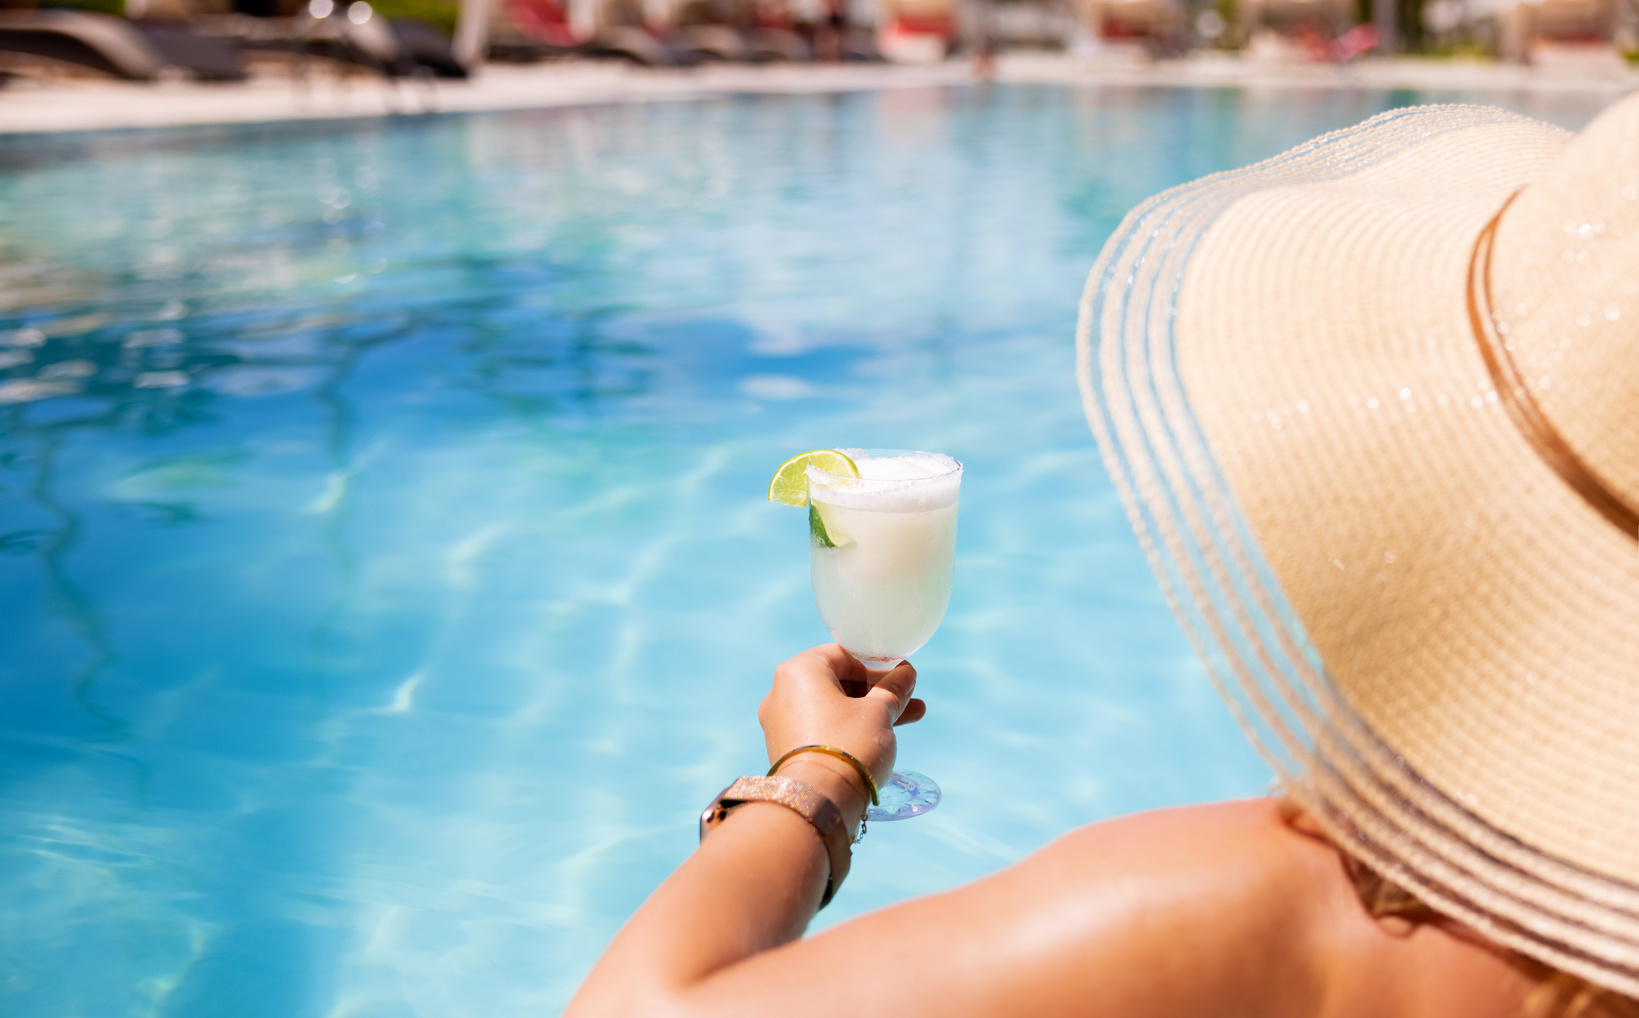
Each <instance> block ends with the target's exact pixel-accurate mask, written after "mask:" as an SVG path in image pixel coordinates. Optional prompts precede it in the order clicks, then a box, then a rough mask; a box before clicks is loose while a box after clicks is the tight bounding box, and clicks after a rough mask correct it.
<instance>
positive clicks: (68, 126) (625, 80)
mask: <svg viewBox="0 0 1639 1018" xmlns="http://www.w3.org/2000/svg"><path fill="white" fill-rule="evenodd" d="M974 80H975V79H974V76H973V71H972V66H971V64H969V63H967V62H966V61H951V62H949V63H945V64H939V65H934V66H925V67H903V66H888V65H808V66H796V65H788V66H775V67H767V66H764V67H745V66H723V65H719V66H708V67H703V68H697V69H692V70H651V69H644V68H636V67H630V66H627V65H623V64H618V63H607V62H566V63H553V64H539V65H534V66H515V65H491V66H489V67H486V68H485V69H484V71H483V73H481V74H479V75H477V76H475V77H474V78H473V79H472V80H471V81H466V82H437V83H407V84H392V83H388V82H384V81H381V80H379V79H373V78H363V77H350V78H339V77H331V76H328V75H315V76H314V77H312V78H310V79H309V80H308V81H307V82H305V83H303V82H300V81H297V80H293V79H289V78H278V77H270V78H254V79H252V80H251V81H249V82H247V83H244V84H236V85H203V84H192V83H186V82H167V83H159V84H127V83H122V82H112V81H108V82H105V81H89V80H86V81H73V82H69V81H63V82H53V83H49V84H35V83H22V82H20V83H14V84H12V85H10V86H8V87H6V88H4V89H0V134H39V133H49V132H64V131H86V130H100V129H109V128H138V127H167V126H179V125H185V124H226V123H252V122H272V121H285V120H321V119H337V118H346V117H380V116H399V115H415V114H421V113H429V112H473V111H482V110H517V109H531V108H545V107H554V106H577V105H586V104H592V103H612V102H654V101H666V100H681V99H692V98H698V97H701V96H710V95H724V94H732V93H748V92H764V93H770V92H772V93H798V92H807V93H818V92H847V91H858V90H865V89H889V88H926V87H932V86H944V85H960V84H971V83H973V82H974ZM996 80H998V81H1003V82H1035V83H1055V84H1071V85H1082V86H1131V85H1150V86H1170V87H1189V86H1195V87H1243V88H1260V89H1261V88H1319V89H1356V88H1415V89H1421V90H1469V89H1474V90H1527V91H1544V92H1555V91H1557V92H1584V93H1586V92H1592V93H1605V94H1608V95H1610V96H1611V97H1612V98H1614V97H1615V96H1617V95H1620V94H1622V93H1625V92H1628V91H1632V90H1635V89H1639V69H1635V68H1630V67H1627V66H1624V65H1622V64H1621V63H1620V62H1619V61H1617V60H1615V59H1614V58H1612V59H1603V60H1601V59H1582V58H1579V57H1573V58H1567V59H1562V60H1558V61H1553V62H1545V63H1543V64H1541V65H1539V66H1533V67H1524V66H1513V65H1500V64H1482V63H1465V62H1460V61H1432V60H1410V59H1407V60H1392V61H1389V60H1385V61H1369V60H1367V61H1360V62H1357V63H1354V64H1349V65H1345V66H1335V65H1315V64H1296V63H1289V64H1268V63H1261V62H1257V61H1253V60H1249V59H1238V58H1235V57H1229V56H1210V55H1208V56H1200V55H1198V56H1195V57H1192V58H1189V59H1184V60H1171V61H1147V60H1142V59H1132V58H1125V59H1124V58H1122V57H1121V56H1119V55H1116V56H1111V57H1107V58H1104V59H1097V60H1088V59H1075V58H1071V57H1066V56H1059V55H1046V54H1009V55H1004V56H1003V57H1002V58H1001V59H1000V60H999V61H998V63H997V68H996Z"/></svg>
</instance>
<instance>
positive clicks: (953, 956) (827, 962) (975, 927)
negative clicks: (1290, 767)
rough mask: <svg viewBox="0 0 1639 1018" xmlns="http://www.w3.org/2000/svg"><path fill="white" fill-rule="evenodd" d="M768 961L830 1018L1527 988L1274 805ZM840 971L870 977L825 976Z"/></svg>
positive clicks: (1118, 836) (1151, 837)
mask: <svg viewBox="0 0 1639 1018" xmlns="http://www.w3.org/2000/svg"><path fill="white" fill-rule="evenodd" d="M862 951H863V953H864V956H867V957H872V958H875V959H876V961H874V962H873V963H872V964H871V965H868V966H865V967H864V969H863V971H862V970H861V967H860V966H859V964H858V959H859V958H860V957H861V956H862V954H861V952H862ZM754 967H759V968H762V969H763V971H764V975H765V976H766V977H770V978H773V979H774V980H775V981H776V982H779V983H782V984H784V985H788V986H791V985H797V984H799V983H800V984H803V985H806V986H807V987H808V992H804V993H802V994H799V995H796V996H795V997H794V998H793V999H800V1000H802V1001H803V1002H804V1004H805V1005H806V1004H812V1005H813V1006H812V1008H811V1010H812V1013H814V1014H816V1015H820V1014H832V1013H835V1010H834V1009H835V1008H836V1007H838V1006H846V1007H847V1009H848V1010H849V1012H850V1013H852V1014H855V1015H858V1016H867V1015H874V1014H883V1015H894V1016H896V1018H903V1016H906V1015H918V1014H937V1015H940V1016H942V1018H961V1016H971V1018H981V1016H992V1015H1007V1016H1012V1015H1019V1014H1029V1015H1031V1016H1033V1018H1049V1016H1054V1015H1064V1016H1071V1015H1106V1014H1119V1015H1122V1016H1124V1018H1144V1016H1148V1015H1157V1016H1159V1015H1169V1016H1170V1015H1201V1014H1210V1015H1213V1016H1214V1018H1237V1016H1245V1018H1283V1016H1292V1018H1298V1016H1302V1018H1355V1016H1361V1018H1365V1016H1371V1018H1389V1016H1394V1018H1422V1016H1424V1015H1427V1016H1430V1018H1433V1016H1435V1015H1438V1016H1439V1018H1468V1016H1480V1015H1486V1016H1493V1018H1494V1016H1495V1015H1499V1014H1509V1013H1514V1011H1515V1009H1516V1008H1517V1006H1518V1002H1519V1001H1520V1000H1521V999H1522V995H1523V991H1524V989H1525V988H1526V987H1525V984H1524V983H1523V982H1522V981H1521V980H1520V979H1519V977H1518V975H1517V973H1514V972H1513V970H1512V968H1511V967H1510V966H1509V965H1508V964H1507V963H1506V962H1505V961H1503V960H1501V959H1500V956H1498V955H1497V954H1496V953H1495V952H1492V951H1489V950H1487V949H1485V948H1482V947H1477V946H1475V944H1474V942H1473V941H1472V940H1471V939H1464V938H1462V937H1459V936H1453V935H1451V934H1450V933H1449V932H1448V931H1444V930H1440V929H1437V928H1432V927H1417V928H1410V927H1407V928H1398V927H1396V926H1395V924H1394V923H1392V922H1387V923H1385V922H1380V921H1378V920H1375V919H1373V918H1372V917H1371V916H1369V915H1367V914H1366V911H1365V909H1364V907H1362V905H1361V903H1360V901H1359V898H1358V896H1357V895H1356V894H1355V892H1354V888H1353V885H1352V883H1351V881H1350V880H1349V878H1348V876H1347V874H1346V871H1345V870H1344V867H1343V863H1342V859H1341V857H1340V855H1339V854H1338V852H1337V850H1336V849H1335V848H1334V847H1333V846H1332V845H1331V844H1330V843H1329V842H1327V841H1326V840H1325V839H1324V838H1322V837H1319V836H1318V835H1316V834H1313V833H1308V832H1306V831H1305V830H1303V829H1302V825H1301V824H1299V825H1293V824H1292V823H1289V822H1288V821H1287V819H1286V817H1284V816H1283V813H1282V809H1281V806H1280V804H1279V803H1277V802H1276V801H1274V800H1249V801H1244V802H1231V803H1221V804H1214V805H1205V806H1189V807H1182V808H1178V809H1167V810H1158V811H1155V812H1149V813H1142V814H1137V815H1134V816H1129V817H1123V818H1120V819H1116V820H1108V821H1104V822H1102V823H1097V824H1093V825H1091V826H1089V827H1085V828H1082V829H1080V830H1077V831H1075V832H1073V833H1071V834H1068V835H1065V836H1064V837H1062V838H1060V839H1058V840H1057V841H1055V842H1054V843H1052V844H1051V845H1049V846H1047V847H1046V848H1044V849H1042V850H1041V851H1040V852H1037V853H1036V854H1035V855H1033V856H1031V857H1030V858H1028V859H1026V860H1024V861H1022V862H1020V863H1018V864H1017V865H1015V866H1012V867H1009V868H1008V869H1006V870H1003V871H1001V872H999V873H997V874H995V875H993V876H991V877H988V878H986V879H984V880H980V881H978V882H976V883H973V884H969V885H967V886H965V887H961V888H957V889H955V890H953V891H949V892H947V893H944V894H939V895H934V896H931V897H928V898H922V899H918V900H915V901H911V902H907V903H905V904H903V905H899V906H895V907H893V908H889V909H884V910H882V911H880V912H875V913H872V914H870V915H867V916H863V917H861V918H860V919H857V920H854V921H853V922H850V923H846V924H843V925H841V926H838V927H833V928H832V929H830V930H828V931H826V932H824V933H822V934H819V935H817V936H815V937H812V938H810V939H808V940H806V941H802V942H799V943H795V944H790V945H787V946H786V947H782V948H779V949H777V950H775V951H772V952H770V953H769V955H768V956H766V957H765V958H764V959H762V960H761V961H760V962H759V963H758V965H757V966H754ZM839 971H848V972H851V973H854V975H853V976H851V977H850V979H849V981H848V982H847V983H845V984H841V985H838V984H834V983H828V984H826V985H824V986H820V985H815V984H814V983H813V982H812V981H811V979H810V977H811V976H812V975H813V974H814V973H823V972H839ZM907 972H909V973H916V974H917V976H916V978H912V979H907V978H906V975H905V974H906V973H907ZM792 1007H794V1008H795V1009H794V1010H791V1009H788V1013H790V1014H793V1015H798V1014H807V1013H809V1011H808V1010H805V1009H804V1007H803V1006H797V1005H796V1004H793V1005H792Z"/></svg>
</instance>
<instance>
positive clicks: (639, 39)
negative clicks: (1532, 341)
mask: <svg viewBox="0 0 1639 1018" xmlns="http://www.w3.org/2000/svg"><path fill="white" fill-rule="evenodd" d="M1006 52H1031V53H1037V54H1063V55H1067V56H1069V57H1072V58H1074V59H1076V60H1079V61H1094V62H1097V61H1105V62H1108V61H1116V62H1123V61H1124V62H1129V63H1131V62H1138V63H1143V62H1148V61H1155V60H1181V59H1187V58H1191V57H1195V58H1207V59H1216V60H1220V61H1222V60H1235V61H1246V62H1251V63H1253V64H1256V65H1259V66H1265V67H1269V66H1279V65H1289V64H1334V65H1346V64H1349V63H1351V62H1354V61H1359V60H1361V59H1363V58H1365V59H1368V60H1378V61H1381V60H1386V59H1393V58H1400V57H1421V58H1445V59H1459V60H1465V61H1470V62H1473V61H1501V62H1504V63H1512V64H1518V65H1533V66H1544V67H1556V66H1557V67H1564V66H1570V67H1574V68H1575V69H1576V70H1578V71H1580V72H1602V73H1606V74H1618V73H1620V72H1622V71H1623V69H1624V68H1625V67H1626V64H1627V62H1628V61H1631V60H1633V59H1636V58H1639V7H1636V4H1635V0H6V2H5V3H4V5H3V6H0V75H4V76H5V77H7V78H11V79H26V80H40V79H48V80H50V79H60V78H64V77H67V78H75V77H84V76H86V75H88V74H90V75H104V76H109V77H114V78H119V79H125V80H137V81H152V80H161V81H165V80H171V81H174V80H195V81H211V82H232V81H243V80H245V79H246V78H247V77H259V78H267V77H274V78H292V79H297V80H304V79H306V78H308V77H309V76H312V75H316V74H327V75H331V76H334V75H362V76H373V77H381V78H386V79H389V80H399V79H407V78H418V77H419V78H444V79H463V78H466V77H467V76H469V75H471V74H475V73H477V72H478V71H479V70H480V69H481V68H482V67H484V66H485V65H486V64H492V63H493V64H509V65H534V64H540V63H544V62H563V61H587V60H613V61H620V62H624V63H628V64H632V65H637V66H646V67H668V68H686V67H696V66H700V65H707V64H729V65H767V64H808V63H822V64H824V63H830V64H835V63H872V62H884V61H886V62H891V63H896V64H921V65H930V64H937V63H940V62H942V61H945V60H947V59H949V58H951V57H953V56H958V55H960V56H963V57H964V58H971V59H972V60H973V61H974V63H975V69H976V71H977V72H978V73H979V74H981V75H988V74H990V73H993V71H994V61H995V58H996V56H997V54H999V53H1006ZM0 80H3V79H0Z"/></svg>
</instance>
